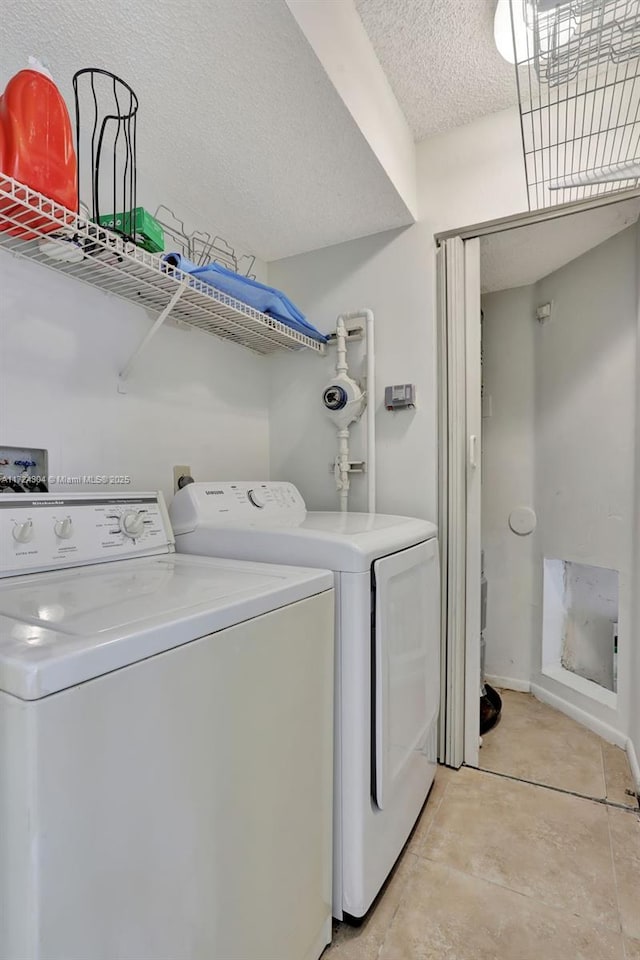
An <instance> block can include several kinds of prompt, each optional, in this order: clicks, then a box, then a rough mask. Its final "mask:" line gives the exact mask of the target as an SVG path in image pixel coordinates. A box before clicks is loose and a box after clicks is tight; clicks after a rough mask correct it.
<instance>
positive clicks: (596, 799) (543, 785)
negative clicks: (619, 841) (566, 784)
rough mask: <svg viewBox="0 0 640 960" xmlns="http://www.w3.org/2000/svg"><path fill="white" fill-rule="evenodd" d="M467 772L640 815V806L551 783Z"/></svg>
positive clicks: (510, 776) (469, 768)
mask: <svg viewBox="0 0 640 960" xmlns="http://www.w3.org/2000/svg"><path fill="white" fill-rule="evenodd" d="M464 766H466V767H467V770H477V772H478V773H488V774H490V775H491V776H492V777H502V778H503V780H514V781H515V782H516V783H526V784H528V785H529V786H530V787H541V788H542V789H543V790H553V792H554V793H564V794H566V795H567V796H569V797H577V798H578V799H579V800H590V801H591V802H592V803H599V804H601V805H602V806H603V807H613V808H614V809H615V810H624V811H625V812H626V813H635V814H636V816H637V815H638V814H640V806H638V805H636V806H635V807H628V806H626V805H625V804H624V803H615V801H613V800H608V799H607V798H606V797H590V796H589V795H588V794H586V793H576V791H575V790H566V789H565V788H563V787H554V786H552V785H551V784H550V783H540V782H539V781H538V780H525V779H524V778H523V777H514V776H513V775H512V774H510V773H499V772H498V771H497V770H486V769H485V768H484V767H471V766H467V764H464Z"/></svg>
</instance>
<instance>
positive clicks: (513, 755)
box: [479, 690, 637, 807]
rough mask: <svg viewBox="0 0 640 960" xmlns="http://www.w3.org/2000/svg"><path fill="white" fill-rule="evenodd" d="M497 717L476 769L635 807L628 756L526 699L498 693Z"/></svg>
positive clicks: (486, 736)
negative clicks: (499, 696) (499, 698)
mask: <svg viewBox="0 0 640 960" xmlns="http://www.w3.org/2000/svg"><path fill="white" fill-rule="evenodd" d="M500 695H501V697H502V704H503V708H502V716H501V718H500V721H499V723H498V724H497V725H496V726H495V727H494V729H493V730H490V731H489V733H487V734H486V735H485V736H484V738H483V743H482V749H481V750H480V764H479V765H480V767H481V768H482V769H483V770H493V771H494V772H495V773H504V774H507V775H508V776H512V777H518V778H519V779H521V780H530V781H531V782H532V783H543V784H546V785H548V786H551V787H559V788H560V789H562V790H571V791H572V792H574V793H579V794H581V795H582V796H585V797H596V798H597V799H604V798H607V799H608V800H609V801H611V802H612V803H622V804H625V805H626V806H629V807H633V806H637V804H636V802H635V801H634V800H633V799H632V798H631V797H629V795H628V794H627V793H626V792H625V791H626V790H627V789H633V781H632V779H631V773H630V771H629V764H628V761H627V755H626V753H625V752H624V750H621V749H620V747H614V746H613V745H612V744H610V743H606V742H605V741H604V740H602V739H601V738H600V737H598V736H596V734H595V733H591V731H590V730H587V729H586V727H582V726H581V725H580V724H579V723H576V722H575V720H571V719H570V718H569V717H566V716H565V715H564V714H563V713H558V711H557V710H554V709H553V708H552V707H549V706H547V704H546V703H541V702H540V701H539V700H536V699H535V697H532V696H530V694H528V693H515V692H514V691H513V690H501V691H500Z"/></svg>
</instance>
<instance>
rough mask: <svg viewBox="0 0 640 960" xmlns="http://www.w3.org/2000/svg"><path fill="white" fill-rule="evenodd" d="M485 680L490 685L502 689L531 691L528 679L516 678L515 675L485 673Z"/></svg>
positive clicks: (522, 691)
mask: <svg viewBox="0 0 640 960" xmlns="http://www.w3.org/2000/svg"><path fill="white" fill-rule="evenodd" d="M485 680H486V681H487V683H490V684H491V686H492V687H499V688H501V689H502V690H517V692H518V693H531V681H530V680H518V678H517V677H495V676H493V675H491V676H489V674H485Z"/></svg>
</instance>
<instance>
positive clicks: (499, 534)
mask: <svg viewBox="0 0 640 960" xmlns="http://www.w3.org/2000/svg"><path fill="white" fill-rule="evenodd" d="M482 308H483V311H484V320H483V324H482V373H483V383H484V396H485V401H484V407H485V411H486V410H487V407H488V406H489V405H490V407H491V416H490V417H487V416H485V417H484V418H483V420H482V471H483V484H482V546H483V549H484V566H485V573H486V577H487V589H488V596H487V628H486V640H487V646H486V655H485V671H486V673H487V675H489V676H491V677H494V678H503V679H506V680H516V681H519V682H520V683H525V684H526V683H528V682H529V680H530V677H531V653H532V649H533V642H534V630H535V628H536V617H535V609H534V596H535V584H536V560H537V557H536V553H535V549H534V540H533V538H532V537H519V536H516V535H515V534H513V533H511V531H510V529H509V525H508V520H509V514H510V512H511V510H513V509H514V507H519V506H532V504H533V502H534V485H535V438H534V429H535V372H534V365H533V356H534V335H535V326H534V320H533V316H534V312H535V289H534V287H533V286H526V287H518V288H517V289H515V290H505V291H502V292H500V293H492V294H487V295H486V296H484V297H483V298H482Z"/></svg>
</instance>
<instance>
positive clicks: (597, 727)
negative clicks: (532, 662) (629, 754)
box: [531, 683, 629, 750]
mask: <svg viewBox="0 0 640 960" xmlns="http://www.w3.org/2000/svg"><path fill="white" fill-rule="evenodd" d="M531 693H532V694H533V695H534V697H536V698H537V699H538V700H542V702H543V703H548V704H549V706H550V707H554V708H555V709H556V710H559V711H560V713H565V714H566V715H567V716H568V717H571V719H572V720H575V721H576V722H577V723H580V724H582V726H583V727H586V728H587V729H588V730H591V731H592V733H596V734H597V735H598V736H599V737H602V739H603V740H606V741H607V742H608V743H614V744H615V745H616V747H622V749H623V750H627V744H628V742H629V738H628V737H627V735H626V734H625V733H622V732H621V731H620V730H616V728H615V727H612V726H610V725H609V724H608V723H605V722H604V720H599V719H598V718H597V717H594V716H592V715H591V714H590V713H587V711H586V710H581V709H580V707H576V706H575V704H573V703H570V702H569V701H568V700H564V699H563V698H562V697H559V696H557V695H556V694H555V693H550V692H549V691H548V690H545V688H544V687H540V686H538V684H537V683H532V684H531Z"/></svg>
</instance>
